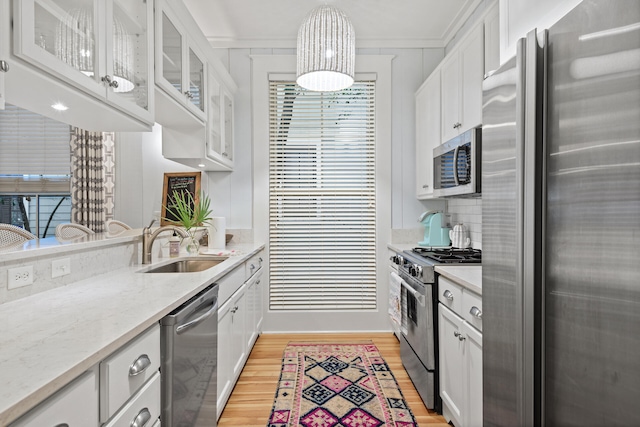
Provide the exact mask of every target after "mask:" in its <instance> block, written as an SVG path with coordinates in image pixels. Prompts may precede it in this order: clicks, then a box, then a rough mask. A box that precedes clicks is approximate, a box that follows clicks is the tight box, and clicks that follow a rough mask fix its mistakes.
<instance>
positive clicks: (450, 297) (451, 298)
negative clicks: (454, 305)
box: [442, 289, 453, 301]
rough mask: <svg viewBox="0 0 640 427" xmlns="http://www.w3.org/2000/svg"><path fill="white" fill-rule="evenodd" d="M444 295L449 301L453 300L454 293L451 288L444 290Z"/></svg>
mask: <svg viewBox="0 0 640 427" xmlns="http://www.w3.org/2000/svg"><path fill="white" fill-rule="evenodd" d="M442 296H443V297H445V298H446V299H448V300H449V301H453V294H452V293H451V291H450V290H449V289H447V290H446V291H444V293H443V294H442Z"/></svg>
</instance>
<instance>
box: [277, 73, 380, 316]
mask: <svg viewBox="0 0 640 427" xmlns="http://www.w3.org/2000/svg"><path fill="white" fill-rule="evenodd" d="M374 100H375V82H374V81H360V82H356V83H354V85H353V86H352V87H350V88H348V89H345V90H342V91H340V92H331V93H323V92H311V91H306V90H303V89H301V88H300V87H299V86H297V85H296V84H295V82H291V81H271V82H270V118H269V129H270V132H269V247H270V258H269V268H270V271H269V274H270V285H269V306H270V309H271V310H308V309H312V310H374V309H376V308H377V306H376V297H377V295H376V175H375V170H376V169H375V166H376V165H375V154H376V153H375V102H374Z"/></svg>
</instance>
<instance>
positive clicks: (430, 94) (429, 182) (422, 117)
mask: <svg viewBox="0 0 640 427" xmlns="http://www.w3.org/2000/svg"><path fill="white" fill-rule="evenodd" d="M438 145H440V68H436V70H435V71H434V72H433V73H431V75H430V76H429V78H427V80H425V82H424V83H423V84H422V86H420V88H419V89H418V91H417V92H416V197H417V198H418V199H429V198H432V197H433V149H434V148H435V147H437V146H438Z"/></svg>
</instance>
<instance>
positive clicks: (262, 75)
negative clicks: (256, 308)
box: [251, 55, 394, 332]
mask: <svg viewBox="0 0 640 427" xmlns="http://www.w3.org/2000/svg"><path fill="white" fill-rule="evenodd" d="M393 57H394V56H393V55H357V56H356V75H357V74H359V73H367V74H369V73H375V76H376V101H375V102H376V119H375V123H376V178H377V179H376V183H377V188H376V206H377V213H376V216H377V220H376V248H377V259H376V261H377V272H376V275H377V280H376V281H377V283H378V293H377V309H376V310H372V311H365V312H356V313H354V312H352V311H345V312H341V311H329V312H316V311H307V312H304V313H300V312H293V313H290V312H277V311H275V312H274V311H269V310H267V312H266V313H265V320H264V327H263V330H264V331H267V332H311V331H312V332H332V331H391V327H390V324H389V320H388V315H387V309H388V303H389V289H388V282H389V281H388V259H387V254H388V252H387V243H388V242H389V241H390V238H391V61H392V59H393ZM251 60H252V67H251V72H252V76H251V90H252V96H251V98H252V129H253V141H252V144H253V150H252V151H253V228H254V238H255V240H256V241H259V242H265V245H266V250H267V252H268V251H269V246H268V242H269V209H268V207H269V76H270V75H274V74H280V73H281V74H289V75H290V74H293V73H295V71H296V57H295V55H251ZM356 78H357V77H356ZM266 258H267V259H268V257H266ZM265 267H266V268H265V271H269V266H268V265H267V266H265ZM266 280H268V277H267V278H266ZM265 289H269V286H268V284H266V285H265ZM263 297H264V301H263V304H265V307H268V297H269V296H268V293H267V292H264V295H263Z"/></svg>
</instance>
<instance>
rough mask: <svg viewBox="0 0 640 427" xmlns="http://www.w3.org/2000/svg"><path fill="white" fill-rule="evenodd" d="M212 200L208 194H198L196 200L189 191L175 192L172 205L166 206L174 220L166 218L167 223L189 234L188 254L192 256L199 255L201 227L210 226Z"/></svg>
mask: <svg viewBox="0 0 640 427" xmlns="http://www.w3.org/2000/svg"><path fill="white" fill-rule="evenodd" d="M210 205H211V199H209V196H208V195H206V194H202V193H198V197H197V198H194V197H193V195H192V194H191V193H190V192H188V191H177V190H174V191H173V193H172V195H171V203H170V204H169V205H168V206H165V208H166V210H167V212H168V213H170V214H171V215H172V216H173V218H174V219H169V218H165V219H166V220H167V221H169V222H171V223H173V224H176V225H180V226H182V227H184V229H185V230H186V231H187V233H188V234H189V238H188V239H189V241H188V242H187V252H189V254H190V255H197V254H198V251H199V249H200V242H199V236H197V233H198V231H199V230H201V229H202V228H201V227H204V226H206V225H209V221H210V220H211V212H212V211H211V208H210Z"/></svg>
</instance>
